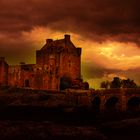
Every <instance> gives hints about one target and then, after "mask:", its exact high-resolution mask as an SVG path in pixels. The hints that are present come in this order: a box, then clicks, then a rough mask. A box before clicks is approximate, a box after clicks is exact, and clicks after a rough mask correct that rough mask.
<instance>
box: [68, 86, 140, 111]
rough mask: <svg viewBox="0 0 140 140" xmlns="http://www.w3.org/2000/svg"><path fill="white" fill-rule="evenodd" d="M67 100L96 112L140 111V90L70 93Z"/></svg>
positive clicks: (74, 91)
mask: <svg viewBox="0 0 140 140" xmlns="http://www.w3.org/2000/svg"><path fill="white" fill-rule="evenodd" d="M67 99H68V101H69V102H73V103H74V104H75V105H79V106H80V105H81V106H82V105H85V106H88V107H90V108H92V109H93V110H94V111H130V110H131V111H132V110H133V111H140V89H139V88H136V89H108V90H95V91H94V90H89V91H76V90H73V91H71V90H70V91H68V92H67Z"/></svg>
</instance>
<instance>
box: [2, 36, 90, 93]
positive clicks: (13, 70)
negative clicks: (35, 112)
mask: <svg viewBox="0 0 140 140" xmlns="http://www.w3.org/2000/svg"><path fill="white" fill-rule="evenodd" d="M81 51H82V49H81V48H76V47H75V45H74V44H73V43H72V41H71V39H70V35H65V36H64V39H60V40H52V39H47V40H46V44H45V45H44V46H43V47H42V48H41V49H40V50H37V51H36V64H25V63H24V62H22V63H20V64H19V65H8V64H7V62H6V61H5V58H4V57H1V58H0V86H11V87H18V88H32V89H41V90H57V91H59V90H61V89H65V88H82V89H86V88H88V83H86V82H85V83H83V81H82V79H81Z"/></svg>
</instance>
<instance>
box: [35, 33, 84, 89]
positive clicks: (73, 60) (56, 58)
mask: <svg viewBox="0 0 140 140" xmlns="http://www.w3.org/2000/svg"><path fill="white" fill-rule="evenodd" d="M36 64H37V65H42V66H43V65H47V66H48V67H50V68H51V70H52V75H51V76H55V77H57V79H58V81H60V79H61V78H63V77H68V78H70V79H72V80H74V79H80V78H81V48H76V47H75V45H74V44H73V43H72V41H71V38H70V35H64V39H60V40H54V41H53V40H52V39H47V40H46V44H45V45H44V46H43V47H42V48H41V49H40V50H37V51H36ZM58 83H59V82H58ZM58 83H57V84H56V85H57V87H58Z"/></svg>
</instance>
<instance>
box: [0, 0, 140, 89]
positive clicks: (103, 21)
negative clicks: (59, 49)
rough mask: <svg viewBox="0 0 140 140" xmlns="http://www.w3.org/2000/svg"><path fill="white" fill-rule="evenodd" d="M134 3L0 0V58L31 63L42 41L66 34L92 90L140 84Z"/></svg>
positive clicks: (139, 27) (139, 29)
mask: <svg viewBox="0 0 140 140" xmlns="http://www.w3.org/2000/svg"><path fill="white" fill-rule="evenodd" d="M139 6H140V1H139V0H0V56H5V57H6V60H7V62H8V63H9V64H18V63H19V62H21V61H26V62H27V63H35V50H36V49H40V48H41V47H42V45H43V44H44V43H45V39H46V38H53V39H59V38H63V35H64V34H71V39H72V41H73V43H74V44H75V45H76V46H78V47H82V49H83V52H82V76H83V78H84V80H86V81H88V82H89V83H90V86H91V87H94V88H98V87H99V83H100V82H101V81H102V80H107V79H108V80H111V79H112V78H113V77H114V76H120V77H121V78H131V79H134V80H135V82H136V83H137V84H139V85H140V14H139V12H140V10H139Z"/></svg>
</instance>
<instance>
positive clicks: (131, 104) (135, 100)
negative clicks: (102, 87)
mask: <svg viewBox="0 0 140 140" xmlns="http://www.w3.org/2000/svg"><path fill="white" fill-rule="evenodd" d="M127 111H140V97H137V96H133V97H131V98H129V99H128V102H127Z"/></svg>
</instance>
